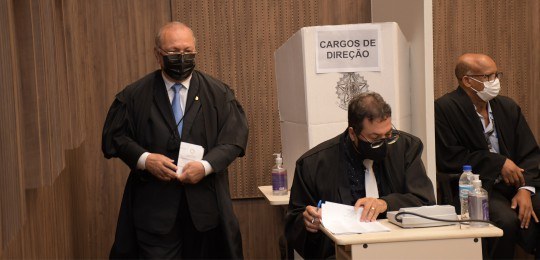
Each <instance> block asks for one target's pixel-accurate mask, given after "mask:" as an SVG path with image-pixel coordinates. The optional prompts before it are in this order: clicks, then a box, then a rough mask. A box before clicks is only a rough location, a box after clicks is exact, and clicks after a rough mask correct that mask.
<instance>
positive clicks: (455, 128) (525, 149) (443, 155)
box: [435, 87, 540, 192]
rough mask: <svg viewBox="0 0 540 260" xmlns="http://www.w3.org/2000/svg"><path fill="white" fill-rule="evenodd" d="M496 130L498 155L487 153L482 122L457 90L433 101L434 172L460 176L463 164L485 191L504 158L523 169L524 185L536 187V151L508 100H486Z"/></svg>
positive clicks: (524, 123)
mask: <svg viewBox="0 0 540 260" xmlns="http://www.w3.org/2000/svg"><path fill="white" fill-rule="evenodd" d="M489 103H490V106H491V111H492V112H493V117H494V121H495V128H496V129H497V134H498V139H499V148H500V154H497V153H492V152H490V151H489V148H488V144H487V141H486V138H485V136H484V128H483V126H482V122H481V121H480V119H479V118H478V115H477V113H476V110H475V108H474V105H473V103H472V101H471V99H470V98H469V96H468V95H467V93H466V92H465V91H464V90H463V89H462V88H461V87H458V88H457V89H456V90H455V91H453V92H450V93H448V94H446V95H444V96H442V97H441V98H439V99H437V100H436V101H435V130H436V131H435V141H436V152H437V169H438V171H440V172H446V173H461V172H462V167H463V165H465V164H470V165H471V166H472V170H473V173H475V174H480V179H481V180H482V184H483V186H484V188H485V189H486V190H487V191H488V192H489V191H491V188H492V187H493V184H494V182H495V180H496V179H497V177H498V176H499V175H500V173H501V169H502V166H503V165H504V162H505V160H506V158H509V159H510V160H512V161H513V162H514V163H515V164H516V165H518V166H519V167H521V168H523V169H525V172H524V174H523V175H524V178H525V185H526V186H534V187H540V177H539V176H538V175H539V169H538V166H539V164H540V149H539V148H538V144H537V143H536V140H535V139H534V136H533V134H532V132H531V129H530V128H529V126H528V124H527V121H526V120H525V117H524V116H523V114H522V113H521V108H520V107H519V106H518V105H517V104H516V103H515V102H514V101H513V100H512V99H510V98H508V97H505V96H497V97H495V98H494V99H492V100H491V101H489Z"/></svg>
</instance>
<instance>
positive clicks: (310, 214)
mask: <svg viewBox="0 0 540 260" xmlns="http://www.w3.org/2000/svg"><path fill="white" fill-rule="evenodd" d="M321 212H322V209H317V207H313V206H307V207H306V210H304V213H303V215H304V225H305V226H306V230H307V231H309V232H312V233H315V232H317V231H319V224H320V223H321V217H322V214H321Z"/></svg>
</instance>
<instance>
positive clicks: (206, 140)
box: [102, 22, 248, 258]
mask: <svg viewBox="0 0 540 260" xmlns="http://www.w3.org/2000/svg"><path fill="white" fill-rule="evenodd" d="M154 54H155V57H156V59H157V62H158V63H159V65H160V67H161V69H160V70H157V71H154V72H152V73H150V74H148V75H146V76H145V77H143V78H141V79H139V80H138V81H136V82H134V83H132V84H130V85H129V86H127V87H126V88H125V89H124V90H122V91H121V92H120V93H118V94H117V95H116V98H115V100H114V102H113V104H112V105H111V108H110V110H109V113H108V115H107V119H106V121H105V126H104V128H103V142H102V150H103V153H104V155H105V157H106V158H112V157H118V158H120V159H121V160H122V161H124V162H125V163H126V164H127V165H128V166H129V167H130V169H131V173H130V175H129V177H128V180H127V183H126V188H125V190H124V196H123V199H122V205H121V208H120V213H119V218H118V226H117V229H116V238H115V242H114V245H113V247H112V249H111V255H110V257H111V258H218V257H219V258H222V257H226V258H241V257H242V241H241V237H240V229H239V225H238V221H237V219H236V217H235V215H234V213H233V210H232V203H231V199H230V192H229V184H228V176H227V167H228V166H229V165H230V164H231V163H232V162H233V161H234V160H235V158H236V157H239V156H243V155H244V153H245V149H246V144H247V136H248V126H247V120H246V117H245V114H244V111H243V109H242V106H241V105H240V104H239V103H238V102H237V101H236V99H235V96H234V93H233V92H232V90H231V89H230V88H229V86H227V85H226V84H224V83H222V82H220V81H219V80H217V79H214V78H212V77H211V76H209V75H207V74H204V73H203V72H200V71H197V70H194V68H195V56H196V54H197V51H196V48H195V37H194V34H193V31H192V30H191V29H190V28H189V27H187V26H186V25H185V24H183V23H179V22H171V23H168V24H166V25H164V26H163V27H162V28H161V29H160V30H159V32H158V34H157V35H156V38H155V49H154ZM185 147H190V149H187V150H197V149H199V150H200V151H203V152H201V157H202V158H201V159H195V160H189V161H187V162H184V163H185V164H184V165H183V167H177V165H178V163H179V162H177V159H178V157H179V151H180V150H182V148H185ZM191 148H195V149H191ZM184 150H186V149H184Z"/></svg>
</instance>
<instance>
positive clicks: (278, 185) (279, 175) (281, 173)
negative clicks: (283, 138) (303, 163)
mask: <svg viewBox="0 0 540 260" xmlns="http://www.w3.org/2000/svg"><path fill="white" fill-rule="evenodd" d="M274 155H275V156H276V165H274V167H272V193H273V194H274V195H276V196H280V195H287V193H288V191H287V187H288V186H287V169H285V168H283V166H282V164H283V158H281V154H280V153H275V154H274Z"/></svg>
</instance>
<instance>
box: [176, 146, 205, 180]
mask: <svg viewBox="0 0 540 260" xmlns="http://www.w3.org/2000/svg"><path fill="white" fill-rule="evenodd" d="M203 155H204V148H203V147H202V146H200V145H196V144H190V143H186V142H181V143H180V152H179V153H178V165H177V166H178V170H176V174H178V175H180V174H181V173H182V169H183V168H184V165H186V163H188V162H191V161H199V160H202V158H203Z"/></svg>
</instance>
